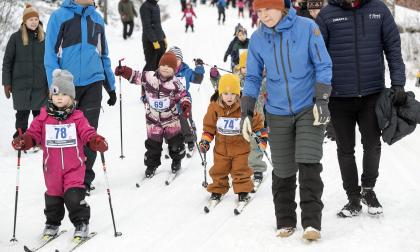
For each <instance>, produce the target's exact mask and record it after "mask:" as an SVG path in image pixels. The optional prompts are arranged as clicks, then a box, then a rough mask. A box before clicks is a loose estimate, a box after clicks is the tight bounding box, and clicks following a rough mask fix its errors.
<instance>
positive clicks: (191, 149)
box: [187, 142, 195, 152]
mask: <svg viewBox="0 0 420 252" xmlns="http://www.w3.org/2000/svg"><path fill="white" fill-rule="evenodd" d="M187 145H188V150H189V151H190V152H191V151H193V150H194V146H195V144H194V142H188V143H187Z"/></svg>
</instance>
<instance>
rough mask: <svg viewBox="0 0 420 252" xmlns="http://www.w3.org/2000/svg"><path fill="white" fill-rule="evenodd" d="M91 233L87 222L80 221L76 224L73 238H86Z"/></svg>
mask: <svg viewBox="0 0 420 252" xmlns="http://www.w3.org/2000/svg"><path fill="white" fill-rule="evenodd" d="M88 235H89V225H88V224H86V223H80V224H77V225H76V229H75V230H74V235H73V239H84V238H86V237H87V236H88Z"/></svg>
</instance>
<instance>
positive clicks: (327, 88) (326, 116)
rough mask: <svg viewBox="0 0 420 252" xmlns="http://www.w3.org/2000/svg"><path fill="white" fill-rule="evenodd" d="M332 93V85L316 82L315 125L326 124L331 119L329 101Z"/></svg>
mask: <svg viewBox="0 0 420 252" xmlns="http://www.w3.org/2000/svg"><path fill="white" fill-rule="evenodd" d="M330 93H331V85H326V84H322V83H317V84H315V104H314V107H313V110H312V111H313V113H314V119H315V120H314V123H313V125H314V126H318V125H325V124H327V123H328V122H329V121H330V110H329V109H328V101H329V97H330Z"/></svg>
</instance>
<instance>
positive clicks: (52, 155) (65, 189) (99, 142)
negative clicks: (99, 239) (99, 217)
mask: <svg viewBox="0 0 420 252" xmlns="http://www.w3.org/2000/svg"><path fill="white" fill-rule="evenodd" d="M50 95H51V98H50V100H48V104H47V106H46V107H43V108H42V109H41V112H40V114H39V115H38V116H37V117H36V118H35V119H34V120H33V121H32V123H31V126H30V127H29V129H28V130H27V131H26V133H25V134H23V135H20V136H18V137H16V138H15V139H14V140H13V142H12V146H13V148H15V149H16V150H28V149H30V148H31V147H32V146H34V145H36V144H39V145H42V150H43V152H44V154H43V162H42V163H43V171H44V179H45V185H46V187H47V191H46V192H45V209H44V214H45V217H46V219H47V220H46V222H45V229H44V232H43V236H44V238H45V239H46V238H49V237H53V236H55V235H57V234H58V230H59V227H60V225H61V221H62V220H63V218H64V212H65V210H64V205H65V206H66V207H67V210H68V211H69V218H70V221H71V222H72V223H73V225H74V226H75V231H74V238H76V239H77V238H78V239H80V238H81V239H83V238H86V237H87V235H88V234H89V219H90V206H89V205H88V204H87V202H86V201H85V193H86V192H85V191H86V187H85V179H84V177H85V171H86V167H85V163H84V162H83V161H82V160H85V158H86V157H85V155H84V153H83V146H84V145H87V146H88V147H89V148H90V149H91V150H92V151H94V152H97V151H99V152H105V151H106V150H108V144H107V142H106V141H105V139H104V138H103V137H102V136H100V135H98V134H97V133H96V130H95V128H94V127H92V126H90V125H89V122H88V120H87V118H86V117H85V116H84V115H83V112H82V111H80V110H78V109H76V101H75V98H76V91H75V87H74V83H73V76H72V74H71V73H70V72H68V71H66V70H61V69H56V70H54V71H53V73H52V81H51V87H50Z"/></svg>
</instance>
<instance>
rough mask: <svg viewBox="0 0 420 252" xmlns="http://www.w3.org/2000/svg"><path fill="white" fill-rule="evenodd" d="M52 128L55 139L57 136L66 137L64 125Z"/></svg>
mask: <svg viewBox="0 0 420 252" xmlns="http://www.w3.org/2000/svg"><path fill="white" fill-rule="evenodd" d="M54 129H55V139H58V137H59V136H60V137H61V138H62V139H65V138H66V137H67V131H66V128H65V127H61V128H54Z"/></svg>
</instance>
